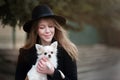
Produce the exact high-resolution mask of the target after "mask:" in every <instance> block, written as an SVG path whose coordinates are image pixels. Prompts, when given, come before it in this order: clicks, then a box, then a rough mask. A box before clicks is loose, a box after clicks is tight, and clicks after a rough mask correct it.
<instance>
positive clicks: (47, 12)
mask: <svg viewBox="0 0 120 80" xmlns="http://www.w3.org/2000/svg"><path fill="white" fill-rule="evenodd" d="M44 17H50V18H54V19H55V20H56V21H57V22H58V23H59V24H60V25H64V24H66V19H65V18H64V17H62V16H58V15H54V13H53V12H52V10H51V9H50V8H49V7H48V6H47V5H39V6H36V7H35V8H34V9H33V11H32V19H31V20H29V21H27V22H26V23H25V24H24V25H23V30H24V31H25V32H27V33H29V32H30V29H31V26H32V24H33V22H34V21H36V20H38V19H40V18H44Z"/></svg>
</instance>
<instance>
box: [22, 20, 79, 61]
mask: <svg viewBox="0 0 120 80" xmlns="http://www.w3.org/2000/svg"><path fill="white" fill-rule="evenodd" d="M47 19H49V18H47ZM50 19H51V18H50ZM51 20H52V21H53V22H54V23H55V35H54V38H55V40H57V41H58V42H59V43H60V45H61V46H62V47H63V48H64V49H65V50H66V52H67V53H68V55H69V56H70V57H71V58H72V59H73V60H77V59H78V54H77V53H78V49H77V47H76V46H75V44H74V43H72V42H71V41H70V39H69V38H68V34H67V32H66V30H65V29H64V28H63V27H62V26H61V25H60V24H59V23H58V22H57V21H56V20H54V19H51ZM37 24H38V21H37V22H35V23H34V24H33V26H32V28H31V31H30V33H29V39H28V41H27V43H26V44H25V46H24V48H30V47H32V46H33V45H34V44H35V43H36V42H37V37H38V35H37V32H36V30H37V27H36V26H37Z"/></svg>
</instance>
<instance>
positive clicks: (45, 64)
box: [37, 57, 54, 75]
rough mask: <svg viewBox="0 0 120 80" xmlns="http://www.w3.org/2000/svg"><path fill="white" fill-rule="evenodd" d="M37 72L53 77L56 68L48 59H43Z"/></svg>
mask: <svg viewBox="0 0 120 80" xmlns="http://www.w3.org/2000/svg"><path fill="white" fill-rule="evenodd" d="M37 71H38V72H39V73H43V74H48V75H53V73H54V66H53V65H52V63H51V62H50V61H49V60H48V59H47V58H45V57H43V58H42V59H40V61H39V62H38V65H37Z"/></svg>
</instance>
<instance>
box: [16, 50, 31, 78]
mask: <svg viewBox="0 0 120 80" xmlns="http://www.w3.org/2000/svg"><path fill="white" fill-rule="evenodd" d="M28 67H29V66H28V64H27V61H26V59H25V53H24V52H23V49H22V48H21V49H20V50H19V56H18V61H17V66H16V72H15V80H25V77H26V74H27V72H28V69H29V68H28Z"/></svg>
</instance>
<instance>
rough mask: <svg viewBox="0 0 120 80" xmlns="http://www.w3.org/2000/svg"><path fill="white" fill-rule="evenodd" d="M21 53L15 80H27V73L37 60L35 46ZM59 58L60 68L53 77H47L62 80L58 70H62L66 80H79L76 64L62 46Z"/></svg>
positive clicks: (21, 50) (59, 49)
mask: <svg viewBox="0 0 120 80" xmlns="http://www.w3.org/2000/svg"><path fill="white" fill-rule="evenodd" d="M19 52H20V54H19V56H18V62H17V67H16V73H15V80H25V77H26V75H27V72H28V71H29V70H30V69H31V67H32V65H34V64H35V62H36V60H37V53H36V49H35V46H33V47H31V48H30V49H23V48H20V50H19ZM57 58H58V67H57V69H55V72H54V74H53V76H52V77H51V76H49V75H47V78H48V80H62V78H61V75H60V72H59V71H58V70H61V71H62V72H63V74H64V75H65V79H64V80H77V66H76V62H75V61H73V60H72V59H71V57H70V56H69V55H68V54H67V52H66V51H65V50H64V49H63V48H62V47H60V46H59V47H58V53H57Z"/></svg>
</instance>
